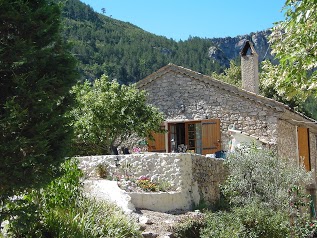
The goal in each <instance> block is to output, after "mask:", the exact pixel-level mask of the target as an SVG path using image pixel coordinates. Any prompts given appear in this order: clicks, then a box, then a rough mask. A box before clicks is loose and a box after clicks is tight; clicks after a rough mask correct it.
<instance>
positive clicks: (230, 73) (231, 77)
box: [211, 60, 242, 88]
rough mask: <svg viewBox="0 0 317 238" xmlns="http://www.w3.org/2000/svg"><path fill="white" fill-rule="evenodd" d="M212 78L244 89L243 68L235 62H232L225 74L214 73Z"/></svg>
mask: <svg viewBox="0 0 317 238" xmlns="http://www.w3.org/2000/svg"><path fill="white" fill-rule="evenodd" d="M211 76H212V77H214V78H215V79H218V80H221V81H223V82H226V83H229V84H231V85H234V86H236V87H239V88H241V87H242V79H241V67H240V66H238V65H237V64H236V62H235V61H233V60H230V67H229V68H227V69H225V70H224V72H223V73H221V74H217V73H215V72H214V73H212V74H211Z"/></svg>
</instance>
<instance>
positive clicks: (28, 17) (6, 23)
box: [0, 0, 77, 221]
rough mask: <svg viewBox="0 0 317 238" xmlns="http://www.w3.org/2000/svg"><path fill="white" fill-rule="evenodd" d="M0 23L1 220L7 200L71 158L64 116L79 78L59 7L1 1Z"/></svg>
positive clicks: (43, 0) (39, 183)
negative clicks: (64, 31)
mask: <svg viewBox="0 0 317 238" xmlns="http://www.w3.org/2000/svg"><path fill="white" fill-rule="evenodd" d="M0 18H1V25H0V135H1V136H0V154H1V163H0V181H1V184H0V205H1V208H0V213H1V215H2V213H3V211H2V208H3V207H4V200H5V199H6V198H8V197H10V196H13V195H19V193H21V192H24V190H26V189H32V188H39V187H42V186H44V185H45V184H47V183H49V182H50V181H51V180H52V179H53V178H54V177H56V176H57V175H58V174H57V171H58V166H59V165H60V163H61V162H62V161H64V158H65V156H68V155H70V154H69V149H68V148H69V146H68V145H69V139H70V135H71V128H70V127H69V126H68V122H69V119H68V118H66V117H65V113H66V112H67V111H69V109H70V104H71V102H72V100H71V96H70V94H69V90H70V88H71V87H72V85H73V84H74V83H75V82H76V77H77V73H76V69H75V61H74V58H73V57H72V56H71V54H70V53H69V52H68V48H67V46H66V44H65V42H63V40H62V39H61V36H60V32H59V28H60V9H59V7H58V6H57V5H56V4H53V3H51V1H49V0H38V1H33V2H32V1H0ZM26 178H27V179H26ZM0 221H1V219H0Z"/></svg>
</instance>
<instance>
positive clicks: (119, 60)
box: [56, 0, 221, 84]
mask: <svg viewBox="0 0 317 238" xmlns="http://www.w3.org/2000/svg"><path fill="white" fill-rule="evenodd" d="M56 1H58V0H56ZM63 23H64V26H65V27H64V36H65V39H67V40H68V41H70V42H71V43H72V45H73V47H72V53H73V54H74V55H75V56H76V58H77V59H78V62H79V64H78V70H79V71H80V74H81V76H82V79H88V80H90V81H93V80H94V79H95V78H100V77H101V75H102V74H107V75H108V76H109V78H110V79H117V80H118V82H119V83H124V84H129V83H135V82H137V81H139V80H140V79H142V78H145V77H146V76H148V75H149V74H151V73H153V72H154V71H156V70H158V69H159V68H161V67H163V66H165V65H167V64H168V63H174V64H180V65H182V66H184V67H187V68H190V69H193V70H196V71H198V72H201V73H205V74H211V72H213V71H217V72H220V71H221V66H220V65H219V64H218V63H217V62H213V60H212V59H211V58H210V57H209V56H208V53H207V52H208V49H209V48H210V47H211V46H212V45H213V43H212V42H211V41H210V40H209V39H201V38H198V37H190V38H189V39H188V40H186V41H180V42H176V41H174V40H173V39H167V38H166V37H163V36H157V35H154V34H151V33H149V32H146V31H144V30H142V29H140V28H139V27H137V26H135V25H132V24H130V23H126V22H122V21H119V20H116V19H113V18H112V17H111V16H106V15H104V14H98V13H96V12H94V11H93V9H92V8H91V7H89V6H87V5H85V4H84V3H82V2H80V1H79V0H68V1H66V2H65V4H64V10H63Z"/></svg>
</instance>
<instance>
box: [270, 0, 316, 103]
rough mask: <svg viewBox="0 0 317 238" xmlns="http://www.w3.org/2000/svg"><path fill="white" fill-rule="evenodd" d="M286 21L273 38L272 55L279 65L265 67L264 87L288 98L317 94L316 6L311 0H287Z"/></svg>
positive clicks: (302, 97) (271, 37)
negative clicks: (274, 55) (270, 88)
mask: <svg viewBox="0 0 317 238" xmlns="http://www.w3.org/2000/svg"><path fill="white" fill-rule="evenodd" d="M284 11H285V20H284V21H282V22H280V23H278V24H277V25H276V26H275V27H274V28H273V29H272V34H271V36H270V43H271V47H272V53H275V54H276V58H277V59H278V60H279V62H280V64H279V65H272V64H271V63H270V62H266V63H265V64H264V69H265V71H266V73H265V74H264V77H265V86H266V87H272V88H274V89H275V90H276V92H277V93H278V94H279V95H280V96H282V97H286V98H288V99H290V98H293V97H295V98H298V99H301V100H303V99H305V98H306V97H307V96H308V95H313V94H314V95H316V92H317V91H316V88H317V71H316V67H317V55H316V54H317V53H316V52H317V44H316V42H317V4H316V1H310V0H287V1H286V3H285V6H284Z"/></svg>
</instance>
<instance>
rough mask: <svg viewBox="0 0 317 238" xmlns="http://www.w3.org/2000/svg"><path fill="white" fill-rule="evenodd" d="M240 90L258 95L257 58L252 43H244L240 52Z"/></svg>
mask: <svg viewBox="0 0 317 238" xmlns="http://www.w3.org/2000/svg"><path fill="white" fill-rule="evenodd" d="M240 54H241V77H242V88H243V89H244V90H246V91H249V92H251V93H255V94H258V93H259V59H258V58H259V56H258V54H257V53H256V51H255V49H254V47H253V44H252V42H250V41H246V42H245V44H244V46H243V48H242V50H241V52H240Z"/></svg>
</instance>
